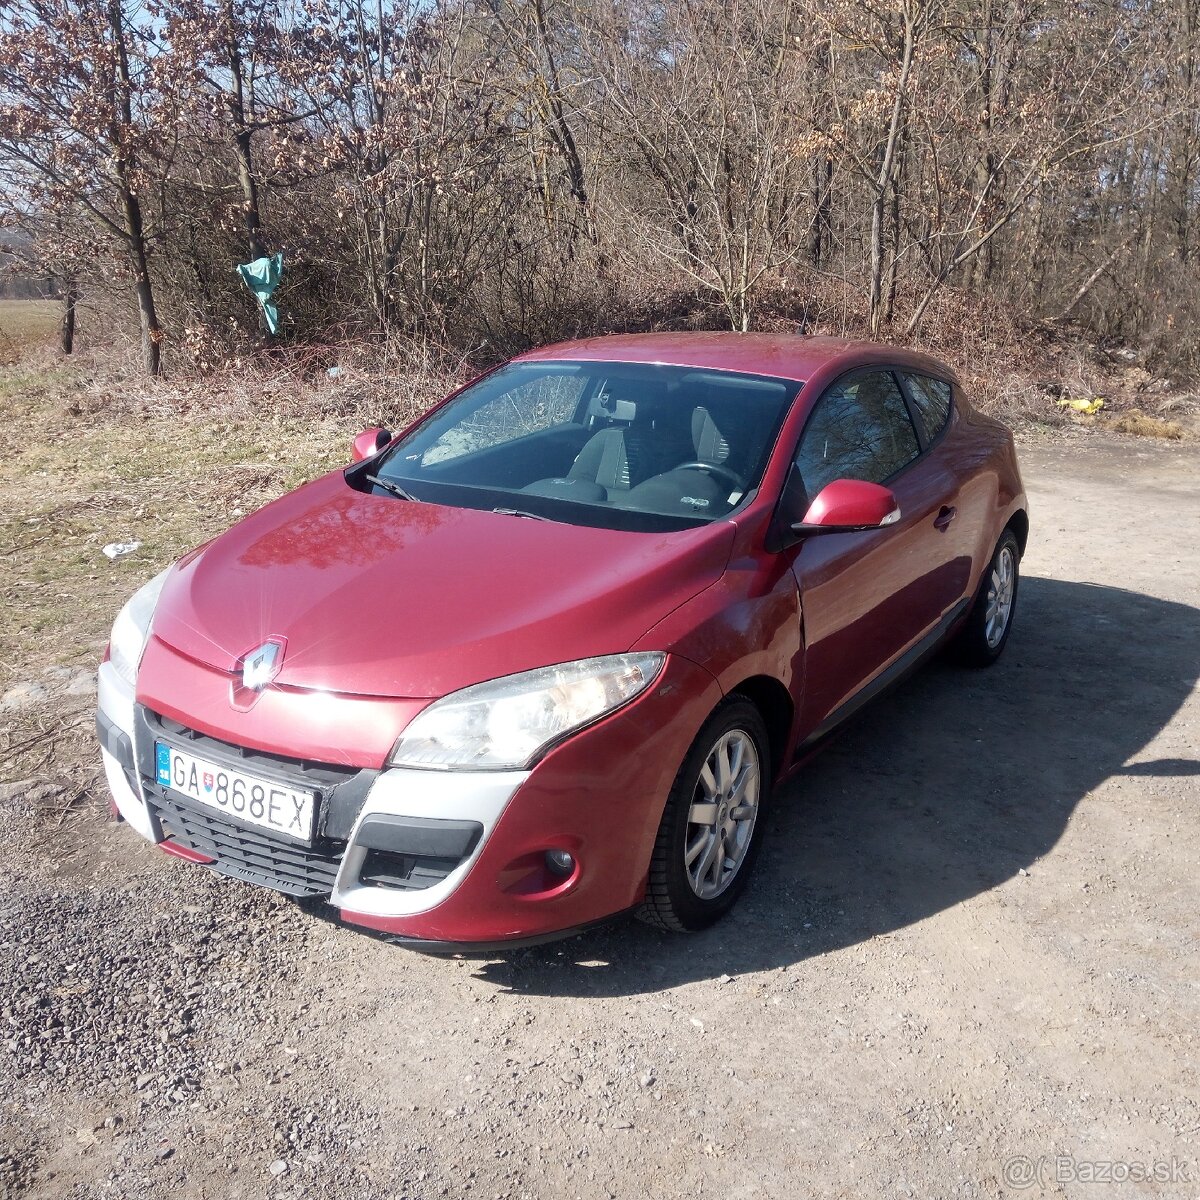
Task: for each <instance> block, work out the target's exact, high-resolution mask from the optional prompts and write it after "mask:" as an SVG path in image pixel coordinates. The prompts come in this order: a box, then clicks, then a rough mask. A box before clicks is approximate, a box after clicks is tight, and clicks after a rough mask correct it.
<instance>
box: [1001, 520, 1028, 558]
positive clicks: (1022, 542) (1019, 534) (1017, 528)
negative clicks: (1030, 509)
mask: <svg viewBox="0 0 1200 1200" xmlns="http://www.w3.org/2000/svg"><path fill="white" fill-rule="evenodd" d="M1004 528H1005V529H1011V530H1012V531H1013V536H1014V537H1016V539H1017V546H1018V547H1019V548H1020V551H1021V556H1022V557H1024V556H1025V546H1026V543H1027V542H1028V541H1029V514H1028V513H1027V512H1026V511H1025V510H1024V509H1023V508H1018V509H1017V511H1016V512H1015V513H1013V515H1012V516H1011V517H1009V518H1008V524H1007V525H1005V527H1004Z"/></svg>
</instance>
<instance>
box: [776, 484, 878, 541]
mask: <svg viewBox="0 0 1200 1200" xmlns="http://www.w3.org/2000/svg"><path fill="white" fill-rule="evenodd" d="M898 520H900V506H899V504H897V503H896V497H895V495H894V494H893V493H892V492H891V490H890V489H888V488H885V487H881V486H880V485H879V484H877V483H867V482H866V481H865V480H863V479H835V480H834V481H833V482H832V483H829V484H826V485H825V487H823V488H822V489H821V490H820V492H818V493H817V498H816V499H815V500H814V501H813V502H812V504H810V505H809V507H808V512H806V513H805V514H804V519H803V520H802V521H797V522H795V524H793V525H792V532H793V533H850V532H853V531H860V530H864V529H882V528H883V527H884V526H886V525H894V524H895V523H896V522H897V521H898Z"/></svg>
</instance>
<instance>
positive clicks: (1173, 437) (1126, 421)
mask: <svg viewBox="0 0 1200 1200" xmlns="http://www.w3.org/2000/svg"><path fill="white" fill-rule="evenodd" d="M1098 423H1099V424H1100V425H1101V426H1103V427H1104V428H1105V429H1111V430H1112V431H1113V433H1132V434H1135V435H1136V436H1138V437H1153V438H1166V439H1167V440H1168V441H1172V442H1178V441H1181V440H1182V439H1183V438H1184V437H1185V436H1186V432H1185V430H1184V428H1183V426H1182V425H1180V424H1179V422H1178V421H1164V420H1163V419H1162V418H1161V417H1152V416H1150V415H1149V414H1148V413H1144V412H1142V411H1141V410H1140V409H1136V408H1135V409H1131V410H1130V411H1129V412H1123V413H1120V414H1118V415H1117V416H1115V417H1101V418H1099V419H1098Z"/></svg>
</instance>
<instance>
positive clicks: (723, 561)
mask: <svg viewBox="0 0 1200 1200" xmlns="http://www.w3.org/2000/svg"><path fill="white" fill-rule="evenodd" d="M353 458H354V462H353V464H352V465H351V466H349V467H346V468H345V469H339V470H336V471H333V472H331V473H330V474H328V475H325V476H323V477H321V478H319V479H317V480H315V481H313V482H312V483H309V484H307V485H305V486H303V487H301V488H299V489H298V490H296V491H294V492H291V493H289V494H288V495H285V496H283V497H281V498H280V499H278V500H276V501H275V502H274V503H272V504H269V505H267V506H266V507H265V508H263V509H261V510H260V511H259V512H256V513H254V514H253V515H252V516H250V517H247V518H246V519H245V520H243V521H241V522H239V523H238V524H237V525H235V526H234V527H233V528H232V529H230V530H229V531H228V532H226V533H224V534H223V535H221V536H220V537H218V538H216V539H215V540H214V541H212V542H209V543H208V544H207V545H204V546H201V547H199V548H198V549H196V550H193V551H191V552H190V553H189V554H186V555H184V556H183V558H181V559H180V560H179V561H178V562H176V563H175V564H174V565H173V566H171V567H169V568H168V569H167V570H166V571H164V572H163V573H162V574H161V575H159V576H158V577H157V578H156V579H154V580H152V581H151V582H150V583H148V584H146V586H145V587H143V588H142V589H141V590H140V591H139V592H137V593H136V594H135V595H134V596H133V598H132V599H131V600H130V601H129V603H128V604H126V606H125V607H124V608H123V609H122V610H121V612H120V614H119V615H118V617H117V619H116V622H115V624H114V626H113V630H112V638H111V641H110V644H109V648H108V650H107V652H106V654H105V657H104V662H103V664H102V665H101V668H100V677H99V713H98V731H99V736H100V741H101V743H102V747H103V750H102V753H103V760H104V767H105V771H106V774H107V778H108V782H109V785H110V788H111V791H112V796H113V800H114V802H115V807H116V809H117V810H118V812H119V814H120V816H122V817H123V818H124V819H125V820H126V821H127V822H128V823H129V824H130V825H132V826H133V828H134V829H135V830H137V832H138V833H140V834H141V835H142V836H143V837H145V838H147V839H149V840H150V841H152V842H155V843H157V844H158V845H160V846H161V847H162V849H163V850H165V851H167V852H169V853H171V854H174V855H177V856H178V857H180V858H183V859H187V860H189V861H191V862H194V863H202V864H205V865H207V866H208V867H210V868H212V869H213V870H215V871H219V872H221V873H222V874H224V875H229V876H234V877H236V878H238V879H243V880H248V881H251V882H253V883H257V884H262V885H265V886H266V887H270V888H274V889H276V890H277V891H280V892H284V893H286V894H288V895H290V896H294V897H297V898H307V899H311V900H313V901H314V902H315V903H316V904H317V905H324V906H327V908H326V909H325V911H327V912H328V913H329V914H330V915H333V916H336V917H337V918H339V919H341V920H342V921H345V922H348V923H351V924H353V925H356V926H362V927H367V928H370V929H373V930H376V931H379V932H382V933H384V934H387V935H390V936H391V937H393V938H394V939H396V940H399V941H402V942H404V943H406V944H410V945H412V946H414V947H416V948H422V949H427V950H434V951H442V952H446V951H450V952H453V951H459V950H469V949H475V950H478V949H483V948H492V947H496V946H500V945H505V944H507V945H514V944H523V943H533V942H537V941H542V940H547V939H549V938H551V937H554V936H558V935H561V934H564V933H568V932H571V931H574V930H577V929H579V928H581V927H583V926H586V925H588V924H591V923H593V922H596V921H599V920H602V919H604V918H607V917H611V916H613V915H614V914H617V913H621V912H625V911H626V910H638V911H640V913H641V914H642V915H643V916H644V917H646V918H647V919H648V920H650V921H651V922H654V923H656V924H657V925H659V926H661V927H663V928H666V929H671V930H698V929H701V928H703V927H705V926H707V925H709V924H710V923H711V922H713V921H714V920H716V919H717V918H718V917H720V916H721V915H722V914H723V913H725V912H726V911H727V910H728V909H729V908H730V906H731V905H732V904H733V903H734V902H735V900H736V899H737V897H738V895H739V894H740V893H741V891H742V890H743V888H744V887H745V886H746V884H747V881H748V879H749V878H750V875H751V872H752V870H753V867H754V862H755V858H756V856H757V854H758V851H759V848H760V845H761V842H762V839H763V835H764V831H765V825H766V822H765V821H764V819H763V813H764V810H765V809H766V808H767V806H768V805H769V804H770V801H771V794H772V790H773V788H776V787H777V786H778V785H779V783H780V781H782V780H783V779H785V778H787V777H788V776H789V775H791V774H792V773H793V772H794V771H796V769H797V767H798V766H799V764H801V763H802V761H803V760H804V759H805V758H806V757H807V756H808V755H809V753H810V752H811V751H812V750H813V748H814V747H816V746H817V744H818V743H820V742H821V741H822V739H824V738H825V737H826V736H827V735H828V734H829V733H830V732H831V731H832V730H833V729H834V728H835V727H836V726H837V725H839V724H840V723H841V722H842V721H844V720H845V719H846V718H847V717H849V716H850V715H851V714H853V713H854V712H855V711H856V710H857V709H859V708H860V707H861V706H862V705H863V704H865V703H866V702H867V701H869V700H870V699H872V698H873V697H874V696H876V695H877V694H878V693H879V692H880V691H882V690H883V689H884V688H885V687H887V686H888V685H889V684H890V683H892V682H894V681H895V680H897V679H898V678H899V677H900V676H901V675H903V674H904V673H905V672H907V671H908V670H910V669H911V668H912V667H913V666H915V665H916V664H917V663H918V662H919V661H920V660H921V659H922V658H923V657H925V656H926V655H927V654H928V653H929V652H931V651H932V650H934V649H935V648H937V647H938V646H939V645H941V644H943V643H950V644H952V646H953V648H954V650H955V651H956V652H957V654H958V656H959V657H960V658H961V659H962V660H964V661H965V662H967V663H970V664H975V665H979V666H986V665H988V664H989V663H992V662H994V661H995V660H996V659H997V658H998V657H999V655H1000V653H1001V652H1002V651H1003V649H1004V646H1005V642H1006V641H1007V639H1008V636H1009V631H1010V629H1011V626H1012V621H1013V613H1014V606H1015V603H1016V599H1017V582H1018V566H1019V563H1020V559H1021V554H1022V552H1023V551H1024V549H1025V541H1026V537H1027V534H1028V529H1029V522H1028V517H1027V513H1026V503H1025V496H1024V492H1023V489H1022V485H1021V479H1020V475H1019V472H1018V468H1017V462H1016V456H1015V453H1014V450H1013V442H1012V437H1011V436H1010V434H1009V433H1008V431H1007V430H1006V429H1004V428H1003V427H1002V426H1000V425H998V424H997V423H996V422H995V421H993V420H990V419H989V418H987V417H985V416H982V415H981V414H980V413H979V412H977V411H976V410H975V409H974V408H972V406H971V403H970V401H969V400H968V398H967V397H966V396H965V395H964V393H963V390H962V387H961V385H960V383H959V381H958V380H957V378H956V377H955V375H954V373H953V372H952V371H951V370H949V369H948V368H947V367H946V366H944V365H943V364H942V363H940V362H937V361H935V360H933V359H931V358H927V357H925V356H923V355H919V354H915V353H910V352H907V351H903V350H898V349H895V348H892V347H886V346H879V345H871V344H866V343H854V342H846V341H836V340H831V339H825V338H802V337H794V336H767V335H753V334H734V333H725V334H713V333H699V334H669V335H667V334H662V335H644V336H620V337H607V338H595V339H589V340H585V341H578V342H569V343H564V344H560V345H555V346H549V347H545V348H542V349H539V350H535V351H532V352H530V353H527V354H523V355H521V356H519V357H518V358H515V359H513V360H512V361H510V362H508V363H505V364H504V365H502V366H500V367H498V368H497V369H495V370H493V371H491V372H489V373H488V374H486V375H484V376H482V377H481V378H479V379H477V380H475V381H474V382H472V383H470V384H468V385H467V386H466V387H464V388H462V389H461V390H460V391H458V392H457V393H455V394H453V395H451V396H449V397H447V399H445V400H443V401H442V402H441V403H440V404H438V405H437V406H435V407H434V408H433V409H432V410H431V411H429V412H427V413H426V414H425V415H424V416H422V417H421V418H420V419H418V420H417V421H416V422H414V423H413V424H412V425H411V426H410V427H409V428H407V429H405V430H404V431H403V432H402V433H400V434H398V435H396V436H393V435H392V434H390V433H388V432H386V431H384V430H381V429H370V430H367V431H366V432H365V433H362V434H360V435H359V436H358V437H357V438H356V439H355V442H354V454H353Z"/></svg>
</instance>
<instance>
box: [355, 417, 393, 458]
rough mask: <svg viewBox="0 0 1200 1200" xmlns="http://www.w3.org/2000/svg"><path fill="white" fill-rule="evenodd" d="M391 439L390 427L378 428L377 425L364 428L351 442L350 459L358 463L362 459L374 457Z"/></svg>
mask: <svg viewBox="0 0 1200 1200" xmlns="http://www.w3.org/2000/svg"><path fill="white" fill-rule="evenodd" d="M391 440H392V433H391V430H390V429H380V428H379V427H378V426H376V427H375V428H374V429H364V430H363V431H362V433H360V434H359V435H358V437H356V438H355V439H354V442H353V443H352V446H351V455H350V461H351V462H356V463H360V462H362V461H363V460H364V459H368V458H374V457H375V455H376V454H378V453H379V451H380V450H382V449H383V448H384V446H386V445H387V444H388V442H390V441H391Z"/></svg>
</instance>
